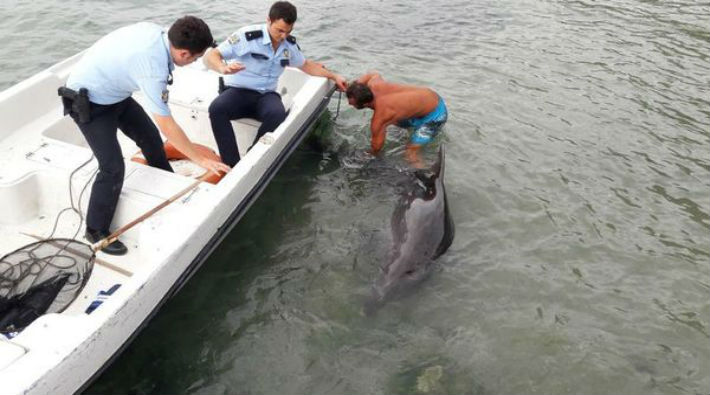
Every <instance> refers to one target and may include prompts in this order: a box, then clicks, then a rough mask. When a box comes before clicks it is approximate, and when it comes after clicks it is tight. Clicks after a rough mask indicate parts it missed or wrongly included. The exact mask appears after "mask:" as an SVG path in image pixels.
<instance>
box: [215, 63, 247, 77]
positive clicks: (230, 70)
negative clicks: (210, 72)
mask: <svg viewBox="0 0 710 395" xmlns="http://www.w3.org/2000/svg"><path fill="white" fill-rule="evenodd" d="M244 69H246V66H244V65H243V64H241V63H239V62H231V63H223V64H222V67H220V70H219V72H220V74H225V75H229V74H235V73H238V72H240V71H242V70H244Z"/></svg>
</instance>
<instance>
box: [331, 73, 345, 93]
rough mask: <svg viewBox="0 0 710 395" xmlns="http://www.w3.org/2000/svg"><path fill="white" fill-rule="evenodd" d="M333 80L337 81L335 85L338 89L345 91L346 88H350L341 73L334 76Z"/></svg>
mask: <svg viewBox="0 0 710 395" xmlns="http://www.w3.org/2000/svg"><path fill="white" fill-rule="evenodd" d="M333 82H335V86H337V87H338V90H339V91H341V92H345V90H346V89H348V81H347V80H346V79H345V78H343V76H341V75H339V74H336V75H335V76H334V77H333Z"/></svg>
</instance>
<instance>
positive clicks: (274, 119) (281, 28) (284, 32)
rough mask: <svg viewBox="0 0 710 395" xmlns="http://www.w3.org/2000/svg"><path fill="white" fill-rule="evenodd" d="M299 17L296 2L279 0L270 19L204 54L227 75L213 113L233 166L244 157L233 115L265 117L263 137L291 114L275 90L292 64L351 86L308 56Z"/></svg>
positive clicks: (222, 152) (219, 139)
mask: <svg viewBox="0 0 710 395" xmlns="http://www.w3.org/2000/svg"><path fill="white" fill-rule="evenodd" d="M295 22H296V7H294V6H293V4H291V3H289V2H287V1H277V2H276V3H274V4H273V5H272V6H271V9H270V10H269V17H268V18H267V20H266V23H265V24H261V25H253V26H247V27H244V28H242V29H240V30H238V31H237V32H236V33H234V34H232V35H231V36H229V38H228V39H227V40H226V41H225V42H223V43H222V44H221V45H219V46H218V47H217V48H216V50H211V51H209V52H207V54H206V55H205V57H204V58H203V60H204V62H205V65H206V66H207V67H209V68H210V69H212V70H214V71H216V72H218V73H221V74H224V75H225V77H224V83H225V85H226V86H225V88H226V89H225V90H224V91H222V92H221V93H220V95H219V96H218V97H217V98H216V99H215V100H214V101H213V102H212V103H211V104H210V107H209V114H210V122H211V123H212V132H213V133H214V136H215V140H216V141H217V147H219V154H220V156H221V157H222V161H223V162H224V163H226V164H227V165H229V166H234V165H235V164H237V162H238V161H239V150H238V148H237V141H236V138H235V136H234V130H233V129H232V124H231V123H230V121H231V120H233V119H239V118H254V119H257V120H259V121H260V122H261V126H260V127H259V130H258V132H257V136H256V140H258V139H259V138H260V137H261V136H263V135H264V134H265V133H268V132H271V131H273V130H274V129H276V128H277V127H278V126H279V125H280V124H281V122H283V120H284V119H286V110H285V108H284V106H283V102H282V101H281V96H280V95H279V94H278V93H276V92H275V91H276V85H277V83H278V80H279V77H280V76H281V73H283V71H284V68H285V67H286V66H292V67H298V68H300V69H301V70H303V71H304V72H305V73H307V74H310V75H315V76H321V77H326V78H328V79H331V80H333V81H334V82H335V84H336V85H337V87H338V88H339V89H340V90H345V88H346V82H345V79H343V77H341V76H340V75H338V74H335V73H333V72H331V71H329V70H327V69H326V68H325V67H323V65H321V64H319V63H315V62H312V61H309V60H307V59H305V58H304V56H303V54H302V53H301V49H300V48H299V46H298V44H297V43H296V38H295V37H293V36H291V35H290V34H291V30H292V29H293V25H294V23H295ZM233 61H234V62H233ZM256 140H255V141H256Z"/></svg>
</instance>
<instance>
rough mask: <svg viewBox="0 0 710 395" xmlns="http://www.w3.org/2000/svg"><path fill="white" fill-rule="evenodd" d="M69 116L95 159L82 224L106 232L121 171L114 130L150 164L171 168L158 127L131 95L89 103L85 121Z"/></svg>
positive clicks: (121, 176)
mask: <svg viewBox="0 0 710 395" xmlns="http://www.w3.org/2000/svg"><path fill="white" fill-rule="evenodd" d="M70 115H71V117H72V118H73V119H74V122H76V124H77V125H78V126H79V129H80V130H81V133H82V134H83V135H84V138H85V139H86V142H87V143H89V147H91V150H92V151H93V152H94V155H95V156H96V160H97V161H98V162H99V172H98V174H97V175H96V180H94V185H93V186H92V188H91V197H90V199H89V210H88V212H87V214H86V226H87V227H88V228H89V229H92V230H95V231H105V232H108V231H109V226H110V225H111V221H112V220H113V215H114V213H115V212H116V206H117V205H118V198H119V196H120V195H121V188H122V187H123V175H124V172H125V164H124V162H123V154H122V152H121V146H120V145H119V144H118V136H117V131H116V130H117V129H121V131H122V132H123V134H125V135H126V136H128V137H129V138H130V139H131V140H133V141H134V142H135V143H136V144H137V145H138V147H140V149H141V150H143V155H144V156H145V158H146V160H147V161H148V164H149V165H150V166H153V167H157V168H160V169H163V170H167V171H173V169H172V168H171V167H170V163H169V162H168V159H167V157H166V156H165V150H164V149H163V141H162V139H161V138H160V132H159V131H158V128H157V127H156V126H155V124H154V123H153V122H152V121H151V120H150V117H148V114H146V113H145V111H144V110H143V108H142V107H141V106H140V105H139V104H138V103H137V102H136V101H135V100H133V98H130V97H129V98H128V99H126V100H123V101H121V102H118V103H116V104H110V105H100V104H95V103H91V121H89V122H88V123H84V124H82V123H80V122H78V117H77V114H75V113H71V112H70Z"/></svg>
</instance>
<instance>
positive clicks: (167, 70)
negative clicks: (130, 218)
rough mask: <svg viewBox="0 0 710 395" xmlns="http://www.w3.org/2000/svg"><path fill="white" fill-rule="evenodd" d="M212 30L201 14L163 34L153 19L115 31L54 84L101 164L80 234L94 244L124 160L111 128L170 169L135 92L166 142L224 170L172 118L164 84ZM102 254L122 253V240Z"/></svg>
mask: <svg viewBox="0 0 710 395" xmlns="http://www.w3.org/2000/svg"><path fill="white" fill-rule="evenodd" d="M213 42H214V41H213V39H212V33H211V32H210V29H209V27H208V26H207V24H205V22H203V21H202V20H201V19H199V18H196V17H193V16H186V17H183V18H180V19H178V20H177V21H176V22H175V23H174V24H173V25H172V26H171V27H170V29H169V30H168V31H167V32H165V31H164V30H163V29H162V28H161V27H160V26H158V25H156V24H152V23H145V22H144V23H137V24H134V25H130V26H126V27H123V28H120V29H118V30H115V31H113V32H111V33H109V34H108V35H106V36H105V37H103V38H101V39H100V40H99V41H97V42H96V43H95V44H94V45H93V46H92V47H91V48H89V49H88V50H87V52H86V54H85V55H84V56H83V58H82V59H81V60H80V61H79V62H78V63H77V65H76V66H75V67H74V69H73V70H72V72H71V75H70V76H69V78H68V79H67V83H66V87H63V88H60V91H59V93H60V95H61V96H62V100H63V102H64V108H65V113H68V114H69V115H71V117H72V118H73V119H74V121H75V122H76V123H77V125H78V126H79V129H80V130H81V132H82V134H83V135H84V138H85V139H86V141H87V142H88V143H89V146H90V147H91V150H92V151H93V152H94V155H95V156H96V159H97V161H98V162H99V172H98V174H97V175H96V180H95V181H94V184H93V187H92V190H91V197H90V200H89V209H88V213H87V216H86V234H85V236H86V238H87V240H89V241H90V242H92V243H96V242H97V241H99V240H101V239H103V238H105V237H106V236H108V235H109V226H110V225H111V221H112V219H113V216H114V213H115V211H116V205H117V204H118V198H119V195H120V193H121V187H122V186H123V175H124V170H125V164H124V161H123V155H122V153H121V147H120V146H119V144H118V139H117V134H116V130H117V129H121V131H122V132H123V133H124V134H125V135H126V136H128V137H129V138H130V139H131V140H133V141H135V143H136V144H137V145H138V146H139V147H140V148H141V149H142V150H143V154H144V156H145V158H146V160H147V161H148V164H149V165H150V166H153V167H158V168H161V169H164V170H167V171H172V169H171V167H170V164H169V163H168V160H167V158H166V155H165V151H164V149H163V142H162V139H161V137H160V133H159V132H158V129H157V128H156V127H155V124H154V123H153V122H151V119H150V118H149V117H148V115H147V114H146V112H145V111H144V110H143V108H142V107H141V106H140V105H139V104H138V103H137V102H136V101H135V100H134V99H133V98H131V95H132V93H133V92H135V91H138V90H140V91H141V92H142V93H143V95H144V96H145V98H146V107H147V109H148V110H149V111H150V112H151V113H152V115H153V119H154V120H155V123H156V124H157V125H158V127H159V128H160V131H162V132H163V134H165V136H166V137H167V138H168V140H169V141H170V142H172V144H173V145H174V146H175V147H176V148H177V149H178V150H180V152H182V153H183V154H185V155H186V156H187V157H188V158H190V159H191V160H192V161H194V162H196V163H197V164H199V165H200V166H202V167H204V168H205V169H208V170H210V171H213V172H220V171H223V172H226V171H229V167H228V166H226V165H224V164H223V163H220V162H216V161H213V160H210V159H208V158H206V157H205V156H203V155H201V154H200V153H199V152H198V151H197V150H196V149H195V147H194V145H193V144H192V142H191V141H190V140H189V139H188V138H187V136H186V135H185V132H183V130H182V129H181V128H180V126H179V125H178V124H177V123H176V122H175V120H174V119H173V117H172V116H171V115H170V109H169V108H168V105H167V103H168V90H167V86H168V85H169V84H171V83H172V70H173V69H174V67H175V65H178V66H184V65H187V64H190V63H192V62H194V61H195V60H196V59H197V58H198V57H200V56H202V54H203V53H204V52H205V50H206V49H207V48H208V47H210V46H211V45H213ZM103 251H104V252H105V253H107V254H113V255H123V254H125V253H126V252H127V248H126V246H125V245H124V244H123V243H121V242H120V241H118V240H116V241H115V242H113V243H111V244H110V245H108V246H107V247H106V248H104V249H103Z"/></svg>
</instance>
